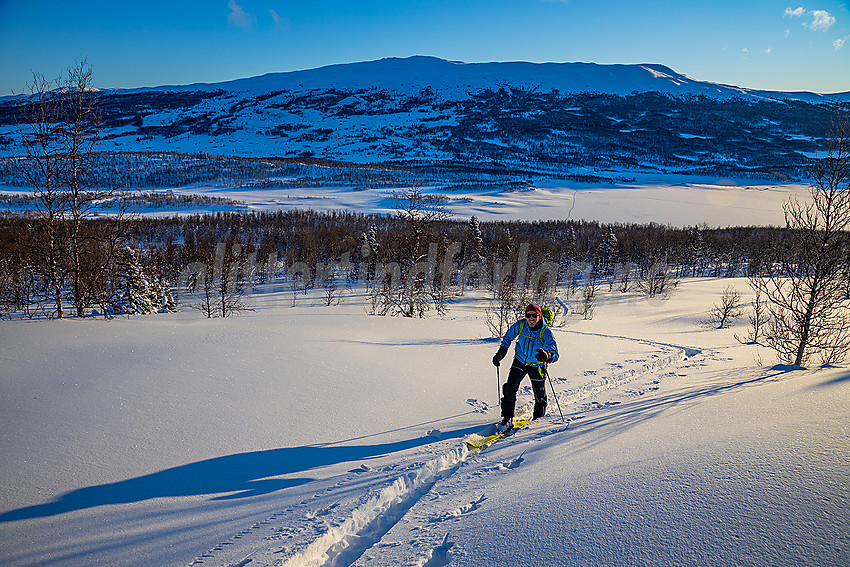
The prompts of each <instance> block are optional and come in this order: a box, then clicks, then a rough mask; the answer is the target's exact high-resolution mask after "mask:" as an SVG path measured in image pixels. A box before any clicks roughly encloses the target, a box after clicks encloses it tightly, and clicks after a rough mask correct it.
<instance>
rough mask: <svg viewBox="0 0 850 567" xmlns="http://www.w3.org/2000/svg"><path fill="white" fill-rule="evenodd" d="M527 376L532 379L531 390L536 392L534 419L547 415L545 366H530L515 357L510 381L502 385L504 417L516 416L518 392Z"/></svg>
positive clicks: (509, 373) (509, 377)
mask: <svg viewBox="0 0 850 567" xmlns="http://www.w3.org/2000/svg"><path fill="white" fill-rule="evenodd" d="M526 376H528V377H529V378H530V379H531V391H532V392H534V419H537V418H538V417H543V416H544V415H546V404H547V400H546V376H545V374H543V367H542V366H528V365H526V364H522V363H521V362H519V361H518V360H517V359H514V363H513V364H511V370H510V372H508V381H507V382H505V384H504V385H503V386H502V417H510V418H512V417H513V416H514V413H515V412H516V393H517V390H519V385H520V383H521V382H522V379H523V378H525V377H526Z"/></svg>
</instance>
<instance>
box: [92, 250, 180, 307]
mask: <svg viewBox="0 0 850 567" xmlns="http://www.w3.org/2000/svg"><path fill="white" fill-rule="evenodd" d="M115 284H116V285H115V287H116V290H115V293H114V294H113V295H112V298H111V300H110V302H109V305H108V306H107V309H106V312H107V315H113V316H114V315H150V314H151V313H160V312H164V311H175V310H176V309H177V304H176V303H175V301H174V297H173V296H172V295H171V289H170V288H169V287H168V285H167V284H166V283H165V282H164V281H163V280H161V279H159V278H157V279H155V280H153V282H151V281H150V280H149V279H148V277H147V276H146V275H145V273H144V271H143V270H142V267H141V266H140V265H139V261H138V259H137V258H136V253H135V251H134V250H133V249H132V248H129V247H127V248H125V249H124V255H123V257H122V259H121V263H120V267H119V271H118V276H117V281H116V282H115Z"/></svg>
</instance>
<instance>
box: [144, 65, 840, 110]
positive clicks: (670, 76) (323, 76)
mask: <svg viewBox="0 0 850 567" xmlns="http://www.w3.org/2000/svg"><path fill="white" fill-rule="evenodd" d="M498 87H506V88H507V87H521V88H532V89H536V90H539V91H553V90H554V91H558V92H560V93H564V94H566V93H571V94H577V93H585V92H594V93H605V94H615V95H628V94H631V93H633V92H659V93H665V94H669V95H673V96H685V95H702V96H708V97H712V98H730V97H731V98H745V99H752V100H775V99H780V100H784V99H793V100H804V101H806V102H812V103H818V102H825V101H834V100H850V93H838V94H829V95H822V94H816V93H810V92H799V93H783V92H775V91H760V90H754V89H745V88H741V87H735V86H731V85H723V84H717V83H711V82H705V81H697V80H694V79H691V78H690V77H687V76H686V75H682V74H680V73H677V72H676V71H674V70H672V69H670V68H669V67H665V66H664V65H658V64H642V65H599V64H596V63H528V62H509V63H464V62H460V61H446V60H445V59H438V58H436V57H426V56H415V57H408V58H386V59H380V60H377V61H366V62H360V63H347V64H339V65H329V66H326V67H319V68H316V69H308V70H304V71H293V72H288V73H268V74H266V75H262V76H259V77H251V78H246V79H237V80H234V81H227V82H221V83H196V84H193V85H182V86H166V87H155V88H152V89H149V90H164V91H172V92H173V91H217V90H225V91H230V92H235V91H253V92H256V93H263V92H270V91H276V90H288V91H303V90H314V89H328V88H336V89H346V90H352V89H355V90H356V89H381V90H386V91H389V92H393V93H396V94H410V93H415V92H418V91H419V90H421V89H424V88H430V89H431V90H433V91H438V92H442V93H444V94H447V93H454V95H455V96H457V97H463V96H465V95H468V94H469V93H470V92H474V91H478V90H481V89H486V88H498Z"/></svg>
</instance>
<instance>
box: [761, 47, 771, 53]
mask: <svg viewBox="0 0 850 567" xmlns="http://www.w3.org/2000/svg"><path fill="white" fill-rule="evenodd" d="M771 51H773V48H772V47H768V48H767V49H762V50H761V53H764V54H765V55H768V54H769V53H770V52H771Z"/></svg>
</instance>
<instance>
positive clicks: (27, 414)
mask: <svg viewBox="0 0 850 567" xmlns="http://www.w3.org/2000/svg"><path fill="white" fill-rule="evenodd" d="M730 284H731V285H735V286H737V289H738V290H739V291H741V292H743V293H746V290H747V289H748V286H747V283H746V281H745V280H733V279H728V278H722V279H711V278H697V279H688V280H686V281H684V282H683V283H682V284H681V286H680V288H678V289H677V290H676V291H675V292H674V293H673V294H672V295H670V296H668V297H655V298H647V297H643V296H641V295H640V294H631V295H628V296H624V295H621V294H619V293H615V294H607V293H603V294H602V297H600V303H599V305H598V309H597V312H596V315H595V316H594V318H593V319H592V320H583V319H582V318H581V316H580V315H579V314H578V312H577V311H571V312H570V313H569V314H567V315H565V316H563V318H562V319H560V320H559V321H558V322H557V326H556V327H555V331H554V332H555V336H556V340H557V341H558V345H559V350H560V351H561V360H560V361H559V362H558V363H556V364H553V365H552V366H551V368H550V375H551V377H552V384H551V386H550V388H549V392H550V396H551V395H552V392H553V388H552V387H554V391H555V392H557V396H558V399H559V404H560V407H561V409H562V410H563V413H564V417H565V419H566V420H567V423H564V422H562V420H561V417H560V415H559V412H558V409H557V407H556V405H555V404H554V402H552V403H550V411H549V415H548V416H546V417H545V418H543V419H542V420H539V421H536V422H534V423H532V424H531V425H530V426H528V427H527V428H526V429H523V430H521V431H520V432H519V433H517V434H516V435H515V436H514V437H513V438H511V439H509V440H506V441H504V442H501V443H498V444H496V445H494V446H493V447H491V448H490V449H487V450H485V451H484V452H482V453H479V454H472V453H470V452H469V451H467V450H466V449H465V445H464V443H463V441H462V439H463V438H464V437H465V436H466V435H468V434H470V433H472V432H475V431H479V430H481V429H482V428H484V427H486V426H487V425H488V424H490V423H492V422H493V421H495V420H496V419H497V416H498V409H497V406H496V394H497V392H496V389H497V382H496V380H497V376H496V372H495V369H494V368H493V366H492V365H491V364H490V358H491V357H492V354H493V352H494V351H495V349H496V343H495V342H493V340H492V339H490V338H489V333H488V332H487V329H486V325H485V323H484V308H485V307H486V304H487V301H486V294H484V293H482V294H469V295H467V296H465V297H463V298H458V299H457V301H456V302H454V304H453V306H452V310H451V312H450V314H449V316H447V317H434V318H431V319H425V320H416V319H408V318H394V317H378V316H370V315H367V314H366V312H365V311H364V305H363V303H364V302H367V301H368V299H367V298H366V297H364V296H363V295H362V294H361V293H355V294H351V295H347V296H346V299H345V301H344V303H343V304H341V305H338V306H334V307H322V306H320V304H319V303H320V302H319V301H318V300H319V298H318V297H313V298H301V299H299V305H298V306H297V307H292V306H291V303H290V299H289V297H288V294H286V293H285V292H283V293H280V294H272V295H259V296H255V297H253V298H252V302H253V305H254V307H255V308H256V311H253V312H250V313H246V314H245V315H244V316H242V317H234V318H230V319H226V320H225V319H205V318H203V317H202V316H201V315H200V314H199V313H198V312H196V311H193V310H185V311H183V312H180V313H172V314H166V315H155V316H148V317H136V318H133V319H116V320H113V321H103V320H79V319H76V320H73V319H69V320H65V321H46V320H35V321H30V320H15V321H4V322H0V356H2V358H3V360H4V364H3V365H2V368H0V378H2V380H0V383H2V388H0V407H2V408H3V411H2V412H0V430H2V431H3V432H4V436H3V444H2V447H3V454H4V458H3V459H2V461H0V474H2V478H3V479H4V486H3V488H2V489H0V563H2V564H3V565H4V566H6V567H34V566H36V565H51V566H54V567H88V566H94V565H110V566H112V567H136V566H139V567H141V566H166V565H168V566H172V565H195V566H204V567H213V566H214V567H231V566H234V565H242V566H245V565H250V567H263V566H267V567H272V566H280V565H286V566H293V567H294V566H300V567H306V566H318V565H327V566H331V565H334V566H359V567H365V566H367V565H372V566H381V567H390V566H393V567H396V566H418V567H423V566H430V567H435V566H437V565H441V566H445V565H451V566H454V567H460V566H470V567H472V566H483V565H547V566H555V565H565V566H566V565H588V566H600V567H601V566H612V565H634V566H647V567H649V566H658V565H682V566H686V565H687V566H691V565H715V566H729V567H731V566H736V567H743V566H752V567H756V566H765V565H789V566H791V565H795V566H796V565H799V566H803V565H847V564H848V562H850V541H849V540H848V535H847V534H848V528H850V509H848V498H847V496H848V494H847V483H848V482H850V471H848V467H847V459H848V458H850V430H848V425H847V424H848V420H847V408H848V405H847V400H848V396H849V395H850V381H848V379H847V371H846V369H841V368H824V369H818V370H811V371H805V370H801V369H792V368H788V367H782V366H778V367H776V366H773V365H774V364H775V359H773V358H772V354H771V353H770V352H769V351H767V350H765V349H763V348H762V347H758V346H754V345H742V344H740V343H738V342H737V341H736V340H735V339H734V337H733V335H734V334H735V333H742V332H744V333H745V332H746V331H745V327H746V322H745V321H743V320H742V321H738V322H736V323H735V326H733V328H731V329H724V330H706V329H704V328H701V327H700V326H699V325H698V324H697V323H698V321H699V320H700V319H701V318H703V317H704V316H705V310H706V309H708V308H710V307H711V305H712V303H713V302H714V301H715V300H716V298H717V297H718V296H719V294H720V293H721V292H722V290H723V289H724V288H725V287H726V286H727V285H730ZM561 298H562V300H563V301H564V302H565V303H566V304H567V305H569V306H570V307H571V308H572V307H575V306H576V304H577V303H578V302H579V298H578V294H576V295H574V296H572V297H570V296H569V295H568V294H567V293H562V294H561ZM746 299H747V300H749V299H750V297H746ZM314 300H315V301H314ZM759 361H763V364H764V365H763V366H760V365H759ZM502 379H503V380H504V373H503V375H502ZM524 386H525V387H524V388H523V389H522V390H521V397H520V401H521V403H522V404H524V403H527V402H528V401H529V400H530V392H529V388H528V382H525V384H524Z"/></svg>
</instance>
